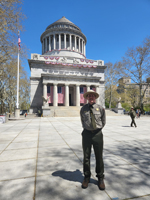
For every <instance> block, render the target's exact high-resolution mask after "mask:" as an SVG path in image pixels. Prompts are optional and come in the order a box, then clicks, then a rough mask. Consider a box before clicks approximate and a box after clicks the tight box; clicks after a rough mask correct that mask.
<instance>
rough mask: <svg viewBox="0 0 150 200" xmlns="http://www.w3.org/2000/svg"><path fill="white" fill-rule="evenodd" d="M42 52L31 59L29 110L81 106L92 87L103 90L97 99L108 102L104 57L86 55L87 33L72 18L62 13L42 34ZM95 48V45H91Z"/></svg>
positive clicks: (33, 111) (32, 55)
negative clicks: (105, 86) (84, 95)
mask: <svg viewBox="0 0 150 200" xmlns="http://www.w3.org/2000/svg"><path fill="white" fill-rule="evenodd" d="M40 40H41V43H42V54H41V55H40V54H37V53H33V54H31V59H29V60H28V62H29V66H30V70H31V77H30V81H31V82H30V86H31V95H30V98H31V107H30V113H35V112H37V110H38V109H44V102H43V98H42V96H43V97H44V98H45V99H47V98H48V97H49V98H48V102H47V103H48V106H50V107H58V106H65V107H68V106H77V107H79V106H82V105H83V104H85V103H86V100H85V99H84V98H83V93H84V92H86V91H87V90H89V89H90V88H92V89H93V90H96V92H98V93H99V94H100V97H99V98H98V99H97V102H98V103H99V104H101V105H102V106H104V105H105V98H104V90H105V89H104V70H105V68H106V66H104V61H103V60H93V59H89V58H86V42H87V39H86V36H85V35H84V34H83V33H82V32H81V29H80V28H79V27H78V26H76V25H75V24H73V23H72V22H71V21H69V20H68V19H66V18H65V17H62V18H61V19H59V20H58V21H56V22H54V23H52V24H50V25H49V26H48V27H47V28H46V30H45V31H44V32H43V33H42V35H41V38H40ZM91 50H92V51H93V49H91Z"/></svg>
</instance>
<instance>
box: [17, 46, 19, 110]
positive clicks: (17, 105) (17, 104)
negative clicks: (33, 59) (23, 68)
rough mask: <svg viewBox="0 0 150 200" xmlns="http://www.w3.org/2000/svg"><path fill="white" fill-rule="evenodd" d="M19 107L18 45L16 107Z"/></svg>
mask: <svg viewBox="0 0 150 200" xmlns="http://www.w3.org/2000/svg"><path fill="white" fill-rule="evenodd" d="M18 108H19V47H18V67H17V109H18Z"/></svg>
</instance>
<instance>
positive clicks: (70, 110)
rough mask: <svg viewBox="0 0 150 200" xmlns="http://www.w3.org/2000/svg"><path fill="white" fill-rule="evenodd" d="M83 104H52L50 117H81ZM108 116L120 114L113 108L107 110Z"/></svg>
mask: <svg viewBox="0 0 150 200" xmlns="http://www.w3.org/2000/svg"><path fill="white" fill-rule="evenodd" d="M81 107H82V106H78V107H77V106H69V107H65V106H56V107H53V106H50V115H49V117H79V116H80V109H81ZM105 111H106V116H117V115H119V114H117V113H115V112H114V111H111V110H107V109H106V110H105Z"/></svg>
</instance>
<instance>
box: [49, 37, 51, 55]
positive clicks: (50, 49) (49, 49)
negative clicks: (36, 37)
mask: <svg viewBox="0 0 150 200" xmlns="http://www.w3.org/2000/svg"><path fill="white" fill-rule="evenodd" d="M49 51H51V36H49Z"/></svg>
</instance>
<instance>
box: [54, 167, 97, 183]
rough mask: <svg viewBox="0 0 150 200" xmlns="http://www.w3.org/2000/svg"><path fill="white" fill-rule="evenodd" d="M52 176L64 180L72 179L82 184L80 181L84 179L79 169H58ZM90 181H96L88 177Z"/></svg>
mask: <svg viewBox="0 0 150 200" xmlns="http://www.w3.org/2000/svg"><path fill="white" fill-rule="evenodd" d="M52 175H53V176H59V177H61V178H63V179H65V180H68V181H73V182H79V183H81V184H82V181H83V179H84V176H83V175H82V173H81V171H80V170H78V169H77V170H76V171H65V170H59V171H55V172H53V173H52ZM90 183H93V184H95V185H96V184H97V181H96V180H95V179H92V178H90Z"/></svg>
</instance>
